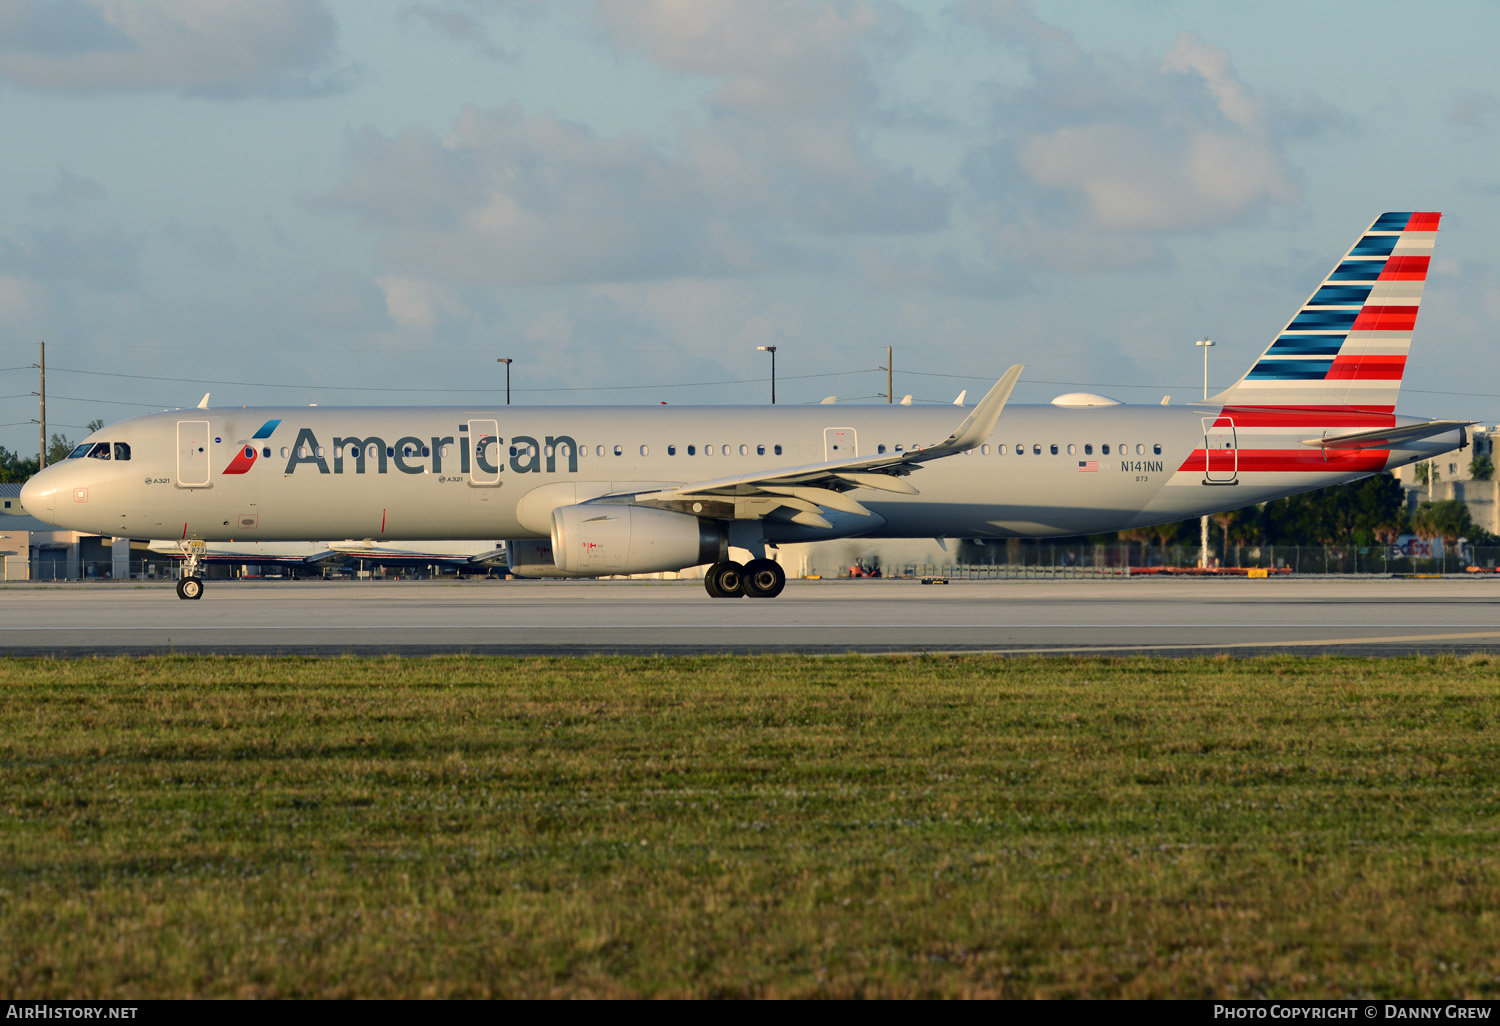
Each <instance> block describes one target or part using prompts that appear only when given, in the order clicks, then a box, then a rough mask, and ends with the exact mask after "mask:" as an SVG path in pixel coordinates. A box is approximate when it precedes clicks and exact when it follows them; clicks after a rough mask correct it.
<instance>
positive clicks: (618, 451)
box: [615, 445, 625, 456]
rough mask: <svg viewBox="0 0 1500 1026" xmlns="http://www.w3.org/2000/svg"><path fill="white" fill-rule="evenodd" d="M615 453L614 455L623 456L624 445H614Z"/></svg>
mask: <svg viewBox="0 0 1500 1026" xmlns="http://www.w3.org/2000/svg"><path fill="white" fill-rule="evenodd" d="M615 455H616V456H624V455H625V447H624V446H620V445H617V446H615Z"/></svg>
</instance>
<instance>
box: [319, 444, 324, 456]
mask: <svg viewBox="0 0 1500 1026" xmlns="http://www.w3.org/2000/svg"><path fill="white" fill-rule="evenodd" d="M322 458H323V447H322V446H321V445H320V446H318V459H322Z"/></svg>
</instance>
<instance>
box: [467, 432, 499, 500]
mask: <svg viewBox="0 0 1500 1026" xmlns="http://www.w3.org/2000/svg"><path fill="white" fill-rule="evenodd" d="M469 445H470V447H471V449H470V452H469V484H471V485H478V486H481V487H488V486H493V485H497V484H499V483H500V468H501V467H502V466H504V461H505V454H504V452H503V451H502V450H501V448H500V426H499V424H497V423H496V422H495V421H493V420H471V421H469Z"/></svg>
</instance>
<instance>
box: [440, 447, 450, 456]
mask: <svg viewBox="0 0 1500 1026" xmlns="http://www.w3.org/2000/svg"><path fill="white" fill-rule="evenodd" d="M438 455H439V456H446V455H448V447H447V446H446V445H440V446H438Z"/></svg>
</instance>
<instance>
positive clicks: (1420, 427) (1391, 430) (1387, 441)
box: [1302, 420, 1476, 449]
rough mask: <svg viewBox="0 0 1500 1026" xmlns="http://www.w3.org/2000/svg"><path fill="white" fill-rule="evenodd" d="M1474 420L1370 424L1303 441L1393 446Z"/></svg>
mask: <svg viewBox="0 0 1500 1026" xmlns="http://www.w3.org/2000/svg"><path fill="white" fill-rule="evenodd" d="M1474 423H1476V421H1472V420H1429V421H1427V422H1426V423H1425V424H1407V425H1406V426H1404V427H1388V428H1371V429H1369V430H1366V431H1351V432H1349V433H1348V434H1344V435H1327V436H1325V437H1323V438H1304V439H1303V440H1302V444H1303V445H1310V446H1315V447H1318V448H1323V449H1390V448H1393V447H1395V446H1397V445H1399V444H1400V443H1402V442H1415V441H1418V440H1419V439H1423V438H1430V437H1432V436H1433V435H1442V434H1446V433H1448V432H1449V431H1453V430H1455V429H1461V428H1466V427H1468V426H1469V425H1470V424H1474Z"/></svg>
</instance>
